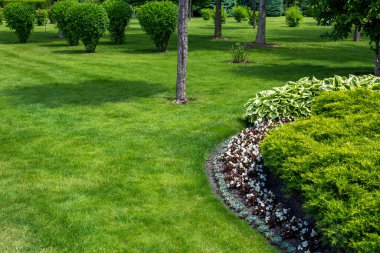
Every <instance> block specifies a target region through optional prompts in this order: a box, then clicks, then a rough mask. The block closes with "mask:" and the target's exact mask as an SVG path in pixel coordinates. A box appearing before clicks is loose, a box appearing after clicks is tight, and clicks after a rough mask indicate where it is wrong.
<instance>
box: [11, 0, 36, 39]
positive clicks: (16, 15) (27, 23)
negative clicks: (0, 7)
mask: <svg viewBox="0 0 380 253" xmlns="http://www.w3.org/2000/svg"><path fill="white" fill-rule="evenodd" d="M4 17H5V21H7V26H8V27H9V28H10V29H12V30H15V32H16V34H17V36H18V38H19V40H20V42H21V43H26V42H27V40H28V39H29V37H30V34H31V32H32V30H33V24H34V19H35V11H34V8H33V7H32V6H31V5H30V4H28V3H23V2H12V3H9V4H7V5H6V6H5V8H4Z"/></svg>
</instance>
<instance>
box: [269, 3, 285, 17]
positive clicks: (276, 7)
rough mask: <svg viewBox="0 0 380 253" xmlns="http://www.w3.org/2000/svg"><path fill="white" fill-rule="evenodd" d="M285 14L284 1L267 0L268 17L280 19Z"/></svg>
mask: <svg viewBox="0 0 380 253" xmlns="http://www.w3.org/2000/svg"><path fill="white" fill-rule="evenodd" d="M283 13H284V3H283V0H267V16H268V17H280V16H282V14H283Z"/></svg>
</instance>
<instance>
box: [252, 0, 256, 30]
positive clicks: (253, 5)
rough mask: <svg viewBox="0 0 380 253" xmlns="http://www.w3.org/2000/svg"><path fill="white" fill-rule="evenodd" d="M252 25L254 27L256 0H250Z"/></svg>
mask: <svg viewBox="0 0 380 253" xmlns="http://www.w3.org/2000/svg"><path fill="white" fill-rule="evenodd" d="M252 27H253V29H256V0H252Z"/></svg>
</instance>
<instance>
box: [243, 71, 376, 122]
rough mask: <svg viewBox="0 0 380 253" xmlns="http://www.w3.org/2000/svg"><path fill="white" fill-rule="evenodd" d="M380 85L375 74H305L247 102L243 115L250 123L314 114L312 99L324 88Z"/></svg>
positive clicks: (263, 92) (261, 93)
mask: <svg viewBox="0 0 380 253" xmlns="http://www.w3.org/2000/svg"><path fill="white" fill-rule="evenodd" d="M357 88H364V89H369V90H378V89H380V77H377V76H373V75H365V76H354V75H350V76H349V77H341V76H334V77H331V78H326V79H323V80H318V79H316V78H315V77H313V78H309V77H304V78H301V79H300V80H298V81H296V82H287V83H286V85H285V86H282V87H276V88H273V89H272V90H266V91H262V92H259V93H257V94H256V97H255V98H252V99H250V100H249V101H248V102H247V103H246V104H245V106H244V108H245V114H244V115H243V118H244V119H246V120H248V121H249V122H250V123H254V122H255V121H256V120H258V119H260V118H261V119H268V120H269V119H272V120H273V119H277V120H278V119H283V118H291V119H296V118H299V117H306V116H309V115H310V114H311V110H310V109H311V101H312V100H313V98H314V97H315V96H318V94H319V93H321V92H323V91H338V90H352V89H357Z"/></svg>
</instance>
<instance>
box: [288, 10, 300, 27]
mask: <svg viewBox="0 0 380 253" xmlns="http://www.w3.org/2000/svg"><path fill="white" fill-rule="evenodd" d="M285 17H286V23H287V24H288V26H289V27H296V26H298V25H299V24H300V22H301V20H302V19H303V16H302V11H301V9H300V8H299V7H297V6H292V7H289V8H288V9H286V11H285Z"/></svg>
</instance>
